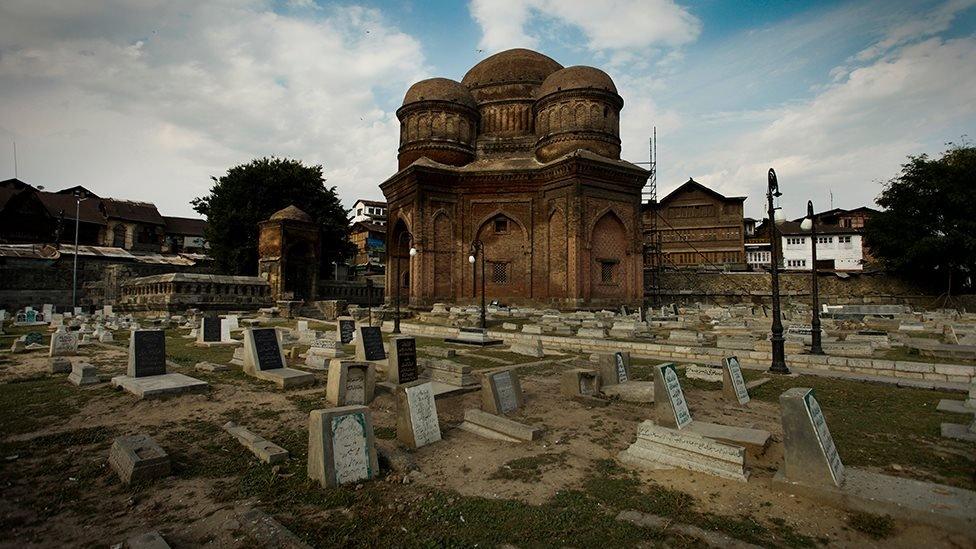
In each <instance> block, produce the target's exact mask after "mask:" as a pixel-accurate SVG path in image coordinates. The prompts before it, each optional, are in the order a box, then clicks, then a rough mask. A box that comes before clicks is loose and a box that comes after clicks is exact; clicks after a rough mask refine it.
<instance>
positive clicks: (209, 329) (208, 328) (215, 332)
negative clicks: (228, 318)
mask: <svg viewBox="0 0 976 549" xmlns="http://www.w3.org/2000/svg"><path fill="white" fill-rule="evenodd" d="M203 341H205V342H209V341H220V319H219V318H216V317H209V316H208V317H204V318H203Z"/></svg>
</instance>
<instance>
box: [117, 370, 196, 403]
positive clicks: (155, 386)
mask: <svg viewBox="0 0 976 549" xmlns="http://www.w3.org/2000/svg"><path fill="white" fill-rule="evenodd" d="M112 386H113V387H116V388H120V389H124V390H126V391H128V392H130V393H132V394H133V395H135V396H137V397H139V398H154V397H162V396H171V395H181V394H185V393H205V392H207V388H208V387H209V386H210V385H209V384H208V383H207V382H206V381H200V380H199V379H195V378H192V377H190V376H187V375H183V374H177V373H173V374H162V375H158V376H148V377H129V376H116V377H113V378H112Z"/></svg>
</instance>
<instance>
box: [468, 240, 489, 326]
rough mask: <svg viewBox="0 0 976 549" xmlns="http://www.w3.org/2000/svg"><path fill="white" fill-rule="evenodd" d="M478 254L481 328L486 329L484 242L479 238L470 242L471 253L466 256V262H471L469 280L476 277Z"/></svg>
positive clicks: (473, 279) (472, 280)
mask: <svg viewBox="0 0 976 549" xmlns="http://www.w3.org/2000/svg"><path fill="white" fill-rule="evenodd" d="M478 254H481V329H482V330H487V329H488V327H487V325H486V323H485V244H484V242H482V241H480V240H475V241H474V242H472V243H471V255H469V256H468V263H470V264H471V282H472V286H473V285H474V281H475V280H477V278H478V267H477V266H476V265H475V261H476V259H477V256H478Z"/></svg>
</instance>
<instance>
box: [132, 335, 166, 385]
mask: <svg viewBox="0 0 976 549" xmlns="http://www.w3.org/2000/svg"><path fill="white" fill-rule="evenodd" d="M126 373H127V375H128V376H129V377H148V376H161V375H163V374H165V373H166V334H164V333H163V331H162V330H133V331H132V335H131V336H130V338H129V366H128V370H127V372H126Z"/></svg>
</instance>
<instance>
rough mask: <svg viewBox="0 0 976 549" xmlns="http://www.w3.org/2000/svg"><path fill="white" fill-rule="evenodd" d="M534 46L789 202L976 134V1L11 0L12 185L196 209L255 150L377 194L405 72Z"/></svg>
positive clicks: (848, 201) (729, 180)
mask: <svg viewBox="0 0 976 549" xmlns="http://www.w3.org/2000/svg"><path fill="white" fill-rule="evenodd" d="M514 47H528V48H532V49H536V50H537V51H540V52H542V53H545V54H546V55H548V56H550V57H552V58H554V59H556V60H557V61H559V62H560V63H561V64H563V65H564V66H570V65H592V66H596V67H600V68H602V69H603V70H605V71H606V72H607V73H609V74H610V75H611V76H612V77H613V79H614V81H615V82H616V84H617V87H618V91H619V93H620V95H621V96H622V97H623V99H624V108H623V111H622V112H621V139H622V141H623V151H622V154H621V156H622V157H623V158H624V159H626V160H630V161H633V162H644V161H647V160H648V138H649V136H650V134H651V132H652V128H654V127H656V128H657V137H658V146H657V150H658V185H659V194H660V196H664V195H665V194H666V193H667V192H670V191H671V190H673V189H674V188H676V187H677V186H678V185H680V184H681V183H683V182H685V181H687V180H688V178H689V177H692V178H694V179H695V180H696V181H698V182H700V183H703V184H705V185H707V186H709V187H711V188H713V189H715V190H717V191H719V192H721V193H723V194H726V195H729V196H746V197H748V199H747V200H746V203H745V215H747V216H751V217H756V218H760V217H762V215H763V211H764V209H765V206H764V194H765V189H766V171H767V170H768V168H769V167H773V168H775V169H776V172H777V174H778V177H779V182H780V188H781V190H782V192H783V196H782V198H781V204H782V206H783V208H784V210H785V211H786V213H787V216H788V217H799V216H801V215H802V214H803V213H804V212H805V207H806V201H807V200H813V202H814V204H815V206H816V208H817V210H825V209H828V208H829V207H831V206H833V207H842V208H853V207H857V206H862V205H873V203H874V199H875V198H876V197H877V196H878V194H879V193H880V192H881V190H882V188H883V186H882V185H883V182H885V181H887V180H888V179H890V178H892V177H894V176H895V175H897V173H898V172H899V170H900V167H901V164H903V163H904V162H905V161H906V158H907V156H908V155H914V154H921V153H927V154H929V155H935V156H937V155H939V154H940V153H941V152H942V151H944V150H945V148H946V143H947V142H956V143H959V142H965V141H966V140H968V139H972V138H973V137H974V136H976V0H936V1H913V2H900V1H898V0H881V1H859V2H821V3H814V2H798V1H791V0H780V1H777V2H768V1H759V0H736V1H735V2H729V1H724V0H702V1H699V2H675V1H671V0H606V1H597V0H582V1H581V0H471V1H469V2H463V1H460V0H458V1H419V0H418V1H408V0H390V1H387V2H381V1H366V2H360V3H351V2H349V3H346V2H343V3H334V2H326V1H323V0H279V1H271V0H208V1H206V2H198V1H197V0H127V1H125V0H3V1H2V2H0V179H6V178H8V177H14V175H15V165H14V143H16V153H17V154H16V156H17V163H16V164H17V166H16V173H17V175H18V176H19V178H20V179H22V180H24V181H26V182H28V183H31V184H33V185H35V186H38V185H40V186H44V187H45V188H46V189H47V190H59V189H62V188H67V187H71V186H74V185H83V186H85V187H87V188H89V189H90V190H92V191H93V192H95V193H96V194H98V195H100V196H107V197H114V198H124V199H131V200H144V201H149V202H154V203H155V204H156V205H157V206H158V208H159V210H160V212H161V213H163V214H164V215H184V216H196V215H197V214H196V213H195V212H193V210H192V207H191V206H190V200H191V199H193V198H194V197H198V196H204V195H206V194H207V193H208V192H209V190H210V187H211V185H212V181H211V179H210V178H211V177H212V176H220V175H222V174H223V173H225V172H226V171H227V169H228V168H230V167H232V166H235V165H238V164H242V163H246V162H248V161H249V160H251V159H253V158H260V157H264V156H271V155H274V156H279V157H288V158H297V159H300V160H302V161H304V162H305V163H306V164H321V165H323V166H324V171H325V176H326V178H327V184H328V185H330V186H332V185H334V186H336V187H337V190H338V193H339V195H340V197H341V198H342V200H343V203H344V204H345V205H346V206H347V207H351V205H352V204H353V202H355V200H356V199H358V198H371V199H382V193H381V192H380V190H379V187H378V185H379V184H380V183H381V182H382V181H384V180H385V179H387V178H388V177H389V176H391V175H392V174H393V173H394V172H395V171H396V149H397V145H398V136H399V130H398V125H399V124H398V121H397V118H396V114H395V111H396V109H397V107H399V106H400V103H401V101H402V99H403V94H404V92H405V91H406V89H407V88H408V87H409V86H410V84H411V83H413V82H415V81H417V80H420V79H423V78H429V77H433V76H442V77H446V78H452V79H455V80H460V79H461V78H462V77H463V76H464V73H465V72H466V71H467V69H469V68H470V67H471V66H473V65H474V64H475V63H477V62H478V61H480V60H482V59H484V58H485V57H487V56H489V55H491V54H493V53H496V52H498V51H502V50H505V49H509V48H514Z"/></svg>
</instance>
